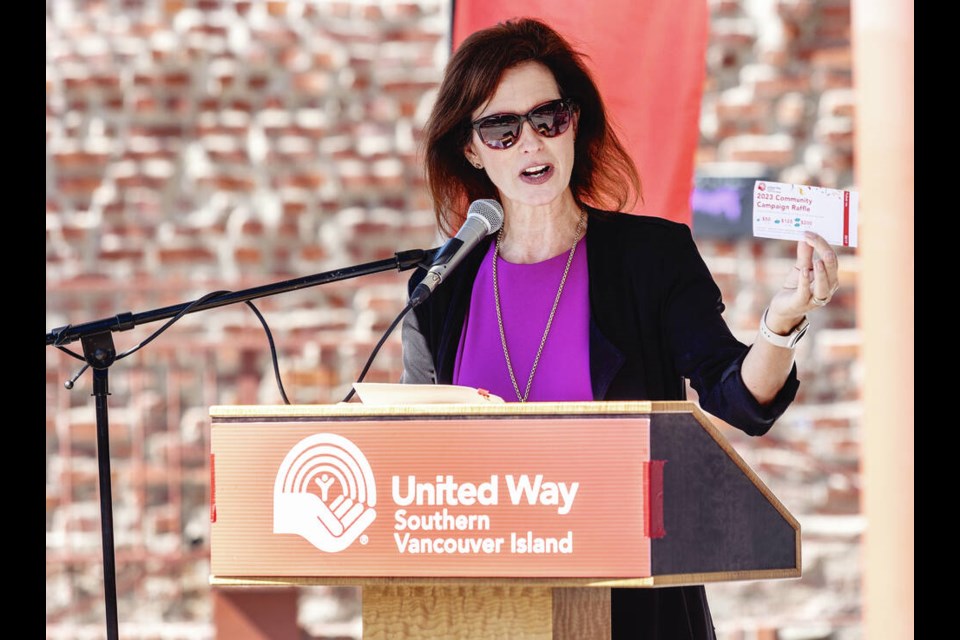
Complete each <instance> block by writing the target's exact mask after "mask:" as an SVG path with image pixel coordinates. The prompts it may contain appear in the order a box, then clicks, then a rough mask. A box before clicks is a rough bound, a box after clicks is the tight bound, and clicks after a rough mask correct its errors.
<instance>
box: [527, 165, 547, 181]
mask: <svg viewBox="0 0 960 640" xmlns="http://www.w3.org/2000/svg"><path fill="white" fill-rule="evenodd" d="M549 170H550V165H548V164H541V165H537V166H535V167H530V168H528V169H524V170H523V171H521V172H520V175H523V176H525V177H527V178H539V177H540V176H542V175H544V174H545V173H546V172H547V171H549Z"/></svg>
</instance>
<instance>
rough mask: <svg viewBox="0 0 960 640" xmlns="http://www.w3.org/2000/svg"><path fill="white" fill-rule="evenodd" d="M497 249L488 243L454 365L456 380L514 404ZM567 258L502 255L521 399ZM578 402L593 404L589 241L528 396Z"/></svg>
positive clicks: (580, 249)
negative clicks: (521, 260)
mask: <svg viewBox="0 0 960 640" xmlns="http://www.w3.org/2000/svg"><path fill="white" fill-rule="evenodd" d="M494 246H495V245H494V243H492V242H491V243H490V250H489V251H487V254H486V255H485V256H484V258H483V262H482V263H481V264H480V270H479V271H478V272H477V277H476V280H474V283H473V293H472V295H471V297H470V310H469V312H468V314H467V318H466V320H465V322H464V326H463V333H462V334H461V335H460V346H459V348H458V349H457V359H456V362H455V363H454V367H453V383H454V384H460V385H465V386H469V387H477V388H481V389H486V390H488V391H490V392H491V393H494V394H496V395H498V396H500V397H502V398H503V399H504V400H506V401H507V402H517V401H518V400H517V393H516V391H514V388H513V383H511V382H510V372H509V371H508V370H507V364H506V360H505V358H504V355H503V346H502V344H501V342H500V330H499V328H498V326H497V309H496V304H495V300H494V297H493V250H494ZM569 255H570V254H569V253H568V252H564V253H562V254H560V255H558V256H555V257H553V258H550V259H549V260H544V261H543V262H536V263H533V264H513V263H510V262H507V261H506V260H504V259H503V258H502V257H498V258H497V281H498V283H499V285H500V308H501V311H502V315H503V329H504V333H505V335H506V338H507V348H508V350H509V351H510V362H511V364H512V365H513V373H514V375H515V376H516V378H517V386H519V387H520V393H521V394H522V393H523V392H524V390H525V389H526V388H527V378H528V377H529V376H530V367H531V366H533V361H534V358H536V355H537V348H538V347H539V346H540V340H541V339H542V338H543V330H544V328H546V326H547V319H548V318H549V317H550V309H552V308H553V302H554V300H555V299H556V297H557V289H558V288H559V287H560V279H561V278H562V277H563V269H564V267H565V266H566V265H567V258H568V257H569ZM577 400H593V391H592V389H591V386H590V299H589V291H588V288H587V244H586V240H585V239H581V240H580V243H579V244H578V245H577V250H576V252H575V253H574V257H573V263H572V264H571V265H570V272H569V273H568V274H567V281H566V284H564V285H563V294H561V296H560V304H558V305H557V312H556V314H554V317H553V324H552V325H551V326H550V333H549V335H548V336H547V341H546V343H545V344H544V347H543V353H542V354H541V355H540V363H539V364H538V365H537V371H536V373H535V374H534V376H533V384H532V385H531V386H530V396H529V397H528V398H527V401H530V402H566V401H577Z"/></svg>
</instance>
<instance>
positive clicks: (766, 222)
mask: <svg viewBox="0 0 960 640" xmlns="http://www.w3.org/2000/svg"><path fill="white" fill-rule="evenodd" d="M859 202H860V198H859V195H858V194H857V192H856V191H844V190H842V189H828V188H826V187H810V186H807V185H803V184H788V183H785V182H767V181H766V180H757V182H756V183H755V184H754V186H753V235H754V236H755V237H757V238H776V239H778V240H801V239H802V238H803V232H804V231H813V232H814V233H817V234H819V235H821V236H822V237H823V238H824V240H826V241H827V242H829V243H830V244H832V245H835V246H838V247H855V246H857V209H858V208H859Z"/></svg>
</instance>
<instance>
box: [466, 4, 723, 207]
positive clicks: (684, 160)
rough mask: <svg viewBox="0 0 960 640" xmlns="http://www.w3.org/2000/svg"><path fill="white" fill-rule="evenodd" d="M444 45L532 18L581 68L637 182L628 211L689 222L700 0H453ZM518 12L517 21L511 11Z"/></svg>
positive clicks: (702, 30)
mask: <svg viewBox="0 0 960 640" xmlns="http://www.w3.org/2000/svg"><path fill="white" fill-rule="evenodd" d="M453 11H454V16H453V45H454V48H456V47H457V46H458V45H459V44H460V43H461V42H462V41H463V40H464V38H466V36H467V35H469V34H470V33H472V32H474V31H476V30H478V29H482V28H485V27H489V26H492V25H494V24H496V23H498V22H501V21H503V20H506V19H508V18H513V17H534V18H539V19H541V20H543V21H544V22H546V23H547V24H549V25H550V26H552V27H553V28H554V29H556V30H557V31H558V32H560V33H561V34H562V35H563V36H564V37H565V38H567V40H568V41H570V42H571V44H573V46H574V48H576V49H578V50H579V51H580V52H581V53H584V54H586V56H587V58H588V60H587V63H588V65H589V66H590V70H591V72H592V73H593V74H594V78H595V80H596V82H597V85H598V86H599V88H600V94H601V95H602V96H603V98H604V101H605V103H606V105H607V109H608V110H609V115H610V117H611V119H612V120H613V122H614V124H615V126H616V127H617V129H618V133H619V135H620V137H621V140H622V142H623V143H624V146H625V147H626V149H627V151H628V152H629V153H630V155H631V156H632V157H633V160H634V162H635V163H636V165H637V169H638V170H639V172H640V179H641V181H642V183H643V190H644V202H643V203H642V204H641V203H638V204H637V206H636V207H635V208H634V210H633V211H634V212H636V213H643V214H646V215H652V216H659V217H662V218H668V219H670V220H676V221H679V222H684V223H687V224H691V212H690V193H691V191H692V189H693V169H694V152H695V151H696V148H697V141H698V138H699V118H700V101H701V98H702V91H703V82H704V77H705V68H706V61H705V57H706V46H707V31H708V10H707V3H706V2H705V0H675V1H671V2H657V1H656V0H605V1H604V2H582V1H577V0H525V1H524V2H523V3H522V4H521V5H518V4H517V3H516V2H514V1H511V0H455V2H454V9H453ZM521 12H522V13H521Z"/></svg>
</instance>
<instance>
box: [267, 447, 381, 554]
mask: <svg viewBox="0 0 960 640" xmlns="http://www.w3.org/2000/svg"><path fill="white" fill-rule="evenodd" d="M376 504H377V487H376V484H375V483H374V479H373V471H372V470H371V469H370V463H369V462H367V459H366V457H365V456H364V455H363V452H361V451H360V449H359V448H357V445H355V444H353V443H352V442H350V441H349V440H347V439H346V438H344V437H343V436H338V435H336V434H333V433H318V434H314V435H312V436H309V437H307V438H304V439H303V440H301V441H300V442H299V443H297V445H296V446H294V447H293V449H291V450H290V452H289V453H287V455H286V457H285V458H284V459H283V462H282V463H281V464H280V470H279V471H278V472H277V480H276V482H275V483H274V485H273V532H274V533H296V534H298V535H301V536H303V537H304V538H306V539H307V540H308V541H309V542H310V543H311V544H312V545H313V546H315V547H316V548H317V549H320V550H321V551H327V552H329V553H335V552H337V551H343V550H344V549H346V548H347V547H349V546H350V545H351V544H353V541H354V540H356V539H357V538H358V537H359V536H360V534H361V533H363V531H364V530H365V529H366V528H367V527H369V526H370V523H372V522H373V521H374V519H375V518H376V517H377V512H376V511H375V510H374V507H375V506H376ZM364 542H366V537H364V538H363V539H361V543H364Z"/></svg>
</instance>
